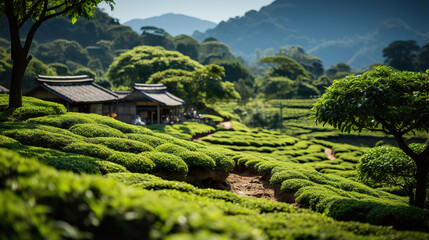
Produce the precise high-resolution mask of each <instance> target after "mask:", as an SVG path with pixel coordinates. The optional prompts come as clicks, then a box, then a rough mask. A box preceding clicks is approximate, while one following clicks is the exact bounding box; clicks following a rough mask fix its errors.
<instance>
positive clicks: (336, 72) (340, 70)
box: [325, 63, 352, 79]
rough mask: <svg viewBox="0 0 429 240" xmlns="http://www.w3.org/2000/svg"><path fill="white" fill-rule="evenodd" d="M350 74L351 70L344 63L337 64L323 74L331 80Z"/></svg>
mask: <svg viewBox="0 0 429 240" xmlns="http://www.w3.org/2000/svg"><path fill="white" fill-rule="evenodd" d="M351 73H352V68H351V67H350V66H349V65H347V64H345V63H337V64H335V65H333V66H331V67H330V68H328V69H326V71H325V74H326V76H328V77H329V78H331V79H341V78H343V77H345V76H348V75H350V74H351Z"/></svg>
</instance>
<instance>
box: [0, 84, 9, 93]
mask: <svg viewBox="0 0 429 240" xmlns="http://www.w3.org/2000/svg"><path fill="white" fill-rule="evenodd" d="M0 94H9V89H7V88H5V87H3V86H1V85H0Z"/></svg>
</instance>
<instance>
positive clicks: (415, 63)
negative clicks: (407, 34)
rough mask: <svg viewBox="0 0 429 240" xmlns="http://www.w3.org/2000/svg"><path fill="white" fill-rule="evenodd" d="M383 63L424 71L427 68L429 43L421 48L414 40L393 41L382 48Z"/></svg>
mask: <svg viewBox="0 0 429 240" xmlns="http://www.w3.org/2000/svg"><path fill="white" fill-rule="evenodd" d="M383 57H384V58H385V60H384V63H386V64H387V65H389V66H391V67H394V68H396V69H398V70H402V71H403V70H406V71H420V72H424V71H425V70H426V69H428V68H429V43H426V44H425V45H423V46H422V47H421V48H420V47H419V46H418V45H417V43H416V41H414V40H408V41H394V42H392V43H390V44H389V46H387V47H386V48H384V49H383Z"/></svg>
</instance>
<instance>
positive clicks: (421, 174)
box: [413, 159, 429, 208]
mask: <svg viewBox="0 0 429 240" xmlns="http://www.w3.org/2000/svg"><path fill="white" fill-rule="evenodd" d="M419 160H420V161H419V162H417V161H416V166H417V173H416V180H417V186H416V196H415V199H414V204H413V205H414V206H417V207H421V208H424V204H425V200H426V186H427V182H428V173H429V166H428V164H427V161H425V160H426V159H419Z"/></svg>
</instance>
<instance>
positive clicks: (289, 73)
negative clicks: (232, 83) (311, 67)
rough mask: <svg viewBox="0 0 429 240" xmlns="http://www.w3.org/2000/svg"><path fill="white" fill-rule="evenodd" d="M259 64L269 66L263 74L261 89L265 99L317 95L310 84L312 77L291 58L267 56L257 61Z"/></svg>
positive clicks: (315, 89)
mask: <svg viewBox="0 0 429 240" xmlns="http://www.w3.org/2000/svg"><path fill="white" fill-rule="evenodd" d="M259 63H266V64H270V65H271V69H270V70H269V71H268V72H267V73H266V74H265V80H264V84H262V89H261V90H262V92H263V93H264V94H265V97H267V98H286V97H292V96H302V97H309V96H315V95H318V94H319V91H318V90H317V88H316V87H314V86H312V84H311V82H312V81H313V80H314V76H313V75H312V74H311V73H310V72H308V71H307V70H305V69H304V67H303V66H302V65H300V64H299V63H298V62H296V61H295V60H293V59H292V58H289V57H286V56H268V57H263V58H261V59H259ZM289 93H290V94H289Z"/></svg>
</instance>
